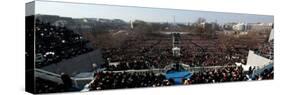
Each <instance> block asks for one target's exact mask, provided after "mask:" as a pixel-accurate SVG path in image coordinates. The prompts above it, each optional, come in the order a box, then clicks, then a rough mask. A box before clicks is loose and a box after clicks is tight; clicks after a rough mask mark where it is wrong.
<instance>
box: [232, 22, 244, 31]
mask: <svg viewBox="0 0 281 95" xmlns="http://www.w3.org/2000/svg"><path fill="white" fill-rule="evenodd" d="M232 29H233V30H235V31H246V30H247V25H246V24H244V23H238V24H236V25H233V26H232Z"/></svg>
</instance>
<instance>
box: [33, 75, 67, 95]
mask: <svg viewBox="0 0 281 95" xmlns="http://www.w3.org/2000/svg"><path fill="white" fill-rule="evenodd" d="M35 82H36V83H35V93H54V92H65V91H66V90H65V89H64V87H63V84H58V83H55V82H52V81H49V80H45V79H42V78H35Z"/></svg>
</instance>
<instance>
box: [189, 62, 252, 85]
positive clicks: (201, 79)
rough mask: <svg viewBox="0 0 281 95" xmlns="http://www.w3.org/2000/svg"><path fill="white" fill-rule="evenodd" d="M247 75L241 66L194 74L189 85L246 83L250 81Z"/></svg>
mask: <svg viewBox="0 0 281 95" xmlns="http://www.w3.org/2000/svg"><path fill="white" fill-rule="evenodd" d="M246 75H247V73H245V72H243V68H242V67H241V66H234V67H233V66H229V67H223V68H220V69H210V70H204V71H199V72H194V73H193V75H192V76H191V78H190V80H189V84H200V83H218V82H230V81H246V80H249V79H248V78H247V76H246Z"/></svg>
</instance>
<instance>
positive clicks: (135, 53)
mask: <svg viewBox="0 0 281 95" xmlns="http://www.w3.org/2000/svg"><path fill="white" fill-rule="evenodd" d="M178 40H179V41H178V42H180V43H179V47H180V49H181V51H180V54H181V56H180V62H181V63H184V64H187V65H189V66H190V67H198V66H199V67H200V66H224V65H229V64H234V63H235V62H239V63H242V64H246V60H247V53H248V49H247V48H245V47H239V46H236V47H235V46H233V47H232V48H229V49H222V47H220V46H219V45H217V44H219V43H220V42H219V41H218V40H217V39H216V38H212V39H208V40H206V39H204V38H201V37H200V35H192V36H183V37H180V38H179V39H178ZM103 51H104V52H103V57H104V59H106V60H107V63H110V62H120V63H121V64H120V66H117V67H114V66H111V67H108V68H111V70H114V68H116V69H115V70H124V69H120V68H125V69H140V68H142V67H147V68H164V67H165V66H166V65H168V64H170V63H172V62H173V59H172V56H173V52H172V36H171V35H167V36H163V37H161V36H160V37H159V36H157V37H154V36H149V35H148V36H146V37H143V38H131V39H128V40H127V41H125V43H124V44H122V47H118V48H104V49H103ZM135 63H137V64H135ZM132 64H133V66H130V65H132ZM117 68H119V69H117ZM147 68H145V69H147Z"/></svg>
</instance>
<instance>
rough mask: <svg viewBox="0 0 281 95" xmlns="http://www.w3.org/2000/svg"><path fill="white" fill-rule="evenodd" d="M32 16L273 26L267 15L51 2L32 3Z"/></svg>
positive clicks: (272, 18)
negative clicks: (33, 14)
mask: <svg viewBox="0 0 281 95" xmlns="http://www.w3.org/2000/svg"><path fill="white" fill-rule="evenodd" d="M35 14H36V15H37V14H40V15H57V16H61V17H71V18H105V19H121V20H124V21H126V22H128V21H130V20H143V21H147V22H169V23H171V22H173V21H174V20H173V16H175V22H177V23H188V22H195V21H196V20H197V19H198V18H205V19H206V21H207V22H217V23H219V24H223V23H229V22H237V23H239V22H242V23H258V22H260V23H273V22H274V17H273V16H270V15H255V14H239V13H222V12H207V11H192V10H177V9H161V8H143V7H128V6H116V5H99V4H81V3H67V2H66V3H63V2H53V1H35Z"/></svg>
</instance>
